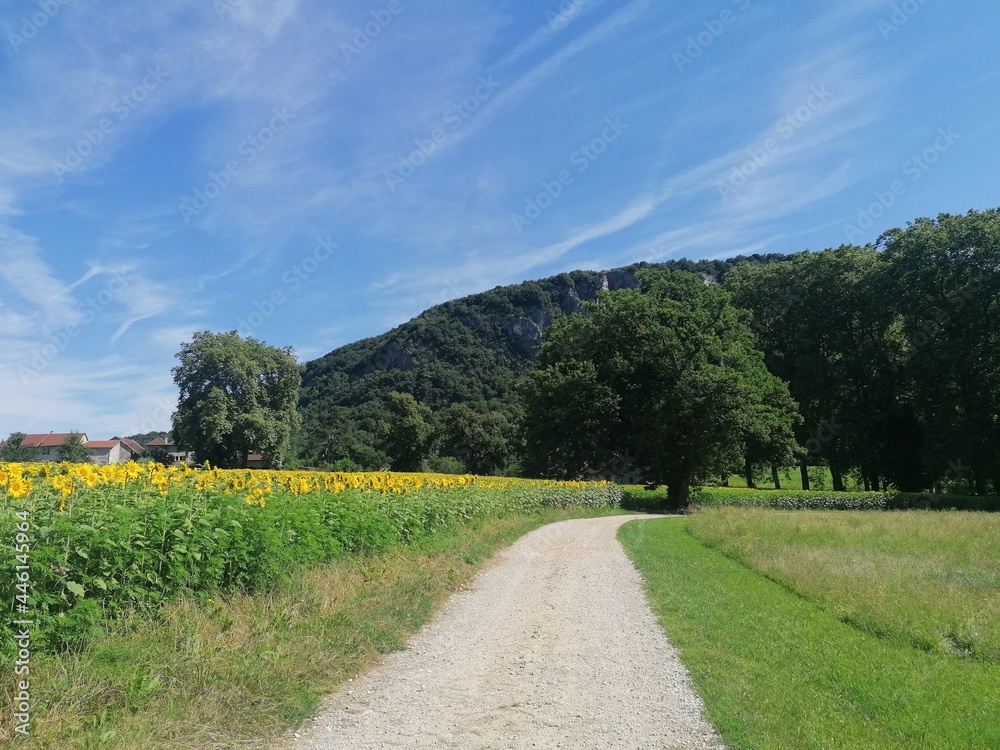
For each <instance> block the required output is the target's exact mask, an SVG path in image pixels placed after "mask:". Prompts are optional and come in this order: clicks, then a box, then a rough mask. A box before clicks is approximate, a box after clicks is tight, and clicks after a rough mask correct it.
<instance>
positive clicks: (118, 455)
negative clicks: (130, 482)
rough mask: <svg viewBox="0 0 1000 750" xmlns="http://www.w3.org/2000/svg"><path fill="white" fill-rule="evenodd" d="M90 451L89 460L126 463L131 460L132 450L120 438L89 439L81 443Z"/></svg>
mask: <svg viewBox="0 0 1000 750" xmlns="http://www.w3.org/2000/svg"><path fill="white" fill-rule="evenodd" d="M83 447H84V448H86V449H87V450H89V451H90V460H91V461H93V462H94V463H95V464H99V465H101V466H107V465H108V464H126V463H128V462H129V461H131V460H132V451H131V450H129V448H128V446H127V445H125V443H124V442H123V441H121V440H117V439H116V440H90V441H88V442H86V443H84V444H83Z"/></svg>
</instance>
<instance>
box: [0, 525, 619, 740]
mask: <svg viewBox="0 0 1000 750" xmlns="http://www.w3.org/2000/svg"><path fill="white" fill-rule="evenodd" d="M613 512H614V511H613V510H611V509H608V508H603V509H585V510H581V509H568V510H549V511H544V512H542V513H539V514H537V515H532V516H528V517H525V516H517V517H508V518H504V519H492V520H486V521H482V522H480V523H478V524H475V525H474V526H470V527H465V528H462V529H460V530H459V531H458V532H456V533H452V534H438V535H435V536H431V537H428V538H425V539H423V540H421V541H420V542H419V543H415V544H412V545H408V546H405V547H401V548H397V549H394V550H392V551H390V552H388V553H385V554H382V555H378V556H370V557H350V558H343V559H339V560H337V561H335V562H333V563H331V564H328V565H324V566H320V567H313V568H309V569H305V570H302V571H300V572H298V573H296V574H294V575H293V576H292V577H291V579H290V580H289V581H288V582H287V583H284V584H282V585H280V586H278V587H276V588H274V589H273V590H270V591H268V592H266V593H260V594H256V595H232V596H226V597H218V598H215V599H208V598H206V599H201V600H199V599H195V598H191V597H186V598H182V599H180V600H178V601H175V602H172V603H170V604H168V605H166V606H165V607H164V609H163V611H162V615H161V617H160V618H159V619H158V620H157V621H155V622H150V621H148V620H146V619H141V618H136V619H134V620H129V619H128V618H122V619H120V620H119V621H117V622H116V624H115V629H114V630H113V631H112V632H109V633H107V634H104V635H101V636H98V637H97V638H95V639H94V640H93V641H92V642H91V643H90V644H89V645H88V647H87V648H86V649H85V650H83V651H82V652H80V653H78V654H63V655H60V656H45V655H38V656H37V657H34V656H33V658H32V662H31V694H32V701H33V704H32V729H31V735H30V737H29V738H27V739H20V740H19V741H17V743H16V744H17V746H18V747H24V748H45V749H46V750H71V749H73V748H81V750H83V749H86V750H90V749H91V748H102V750H103V749H105V748H106V749H107V750H140V749H141V750H151V749H152V748H171V749H175V750H194V749H196V748H197V749H199V750H200V749H202V748H237V747H239V748H244V747H259V746H260V745H261V743H263V742H265V741H267V740H268V738H272V737H274V736H276V735H277V734H279V733H280V732H281V731H283V730H284V729H286V728H288V727H291V726H296V725H297V724H298V723H300V722H301V721H302V720H303V719H305V718H306V717H308V716H310V715H311V714H312V713H313V712H314V711H315V710H316V708H317V707H318V705H319V702H320V700H321V698H322V696H323V695H324V694H325V693H329V692H331V691H333V690H334V689H335V688H336V687H337V686H338V685H339V684H340V683H341V682H343V681H344V680H346V679H347V678H348V677H350V676H352V675H355V674H357V673H359V672H360V671H362V670H363V669H365V668H366V667H368V666H369V665H371V664H372V663H373V662H374V661H375V660H376V659H377V658H378V657H379V655H380V654H383V653H387V652H390V651H393V650H397V649H399V648H401V647H402V646H403V644H404V642H405V638H406V636H407V635H408V634H409V633H411V632H413V631H414V630H416V629H417V628H418V627H420V626H421V625H422V624H424V623H425V622H426V621H427V620H428V619H429V618H430V617H431V615H432V614H433V612H434V611H435V609H436V607H437V606H438V605H439V604H440V603H441V602H442V601H443V600H444V599H445V598H446V597H447V596H448V595H449V594H450V593H452V592H453V591H455V590H456V589H458V588H459V587H461V586H462V585H463V584H464V583H466V582H468V581H469V580H470V579H471V577H472V576H473V575H474V574H475V573H476V571H477V569H478V567H479V566H480V564H481V563H482V562H483V561H484V560H486V559H487V558H488V557H489V556H490V555H492V554H493V553H494V552H495V551H496V550H497V549H499V548H502V547H504V546H506V545H508V544H510V543H511V542H512V541H514V540H515V539H517V538H518V537H520V536H521V535H523V534H525V533H526V532H528V531H530V530H531V529H533V528H536V527H538V526H541V525H543V524H545V523H551V522H554V521H559V520H565V519H568V518H581V517H592V516H598V515H608V514H610V513H613ZM11 689H12V686H11V685H3V686H0V693H2V694H0V699H2V700H3V709H4V710H3V713H2V714H0V715H2V717H3V727H2V729H0V740H10V739H11V736H12V735H11V734H10V728H11V727H12V726H13V720H12V716H11V712H10V709H9V708H8V707H9V706H11V705H12V699H13V693H12V692H11Z"/></svg>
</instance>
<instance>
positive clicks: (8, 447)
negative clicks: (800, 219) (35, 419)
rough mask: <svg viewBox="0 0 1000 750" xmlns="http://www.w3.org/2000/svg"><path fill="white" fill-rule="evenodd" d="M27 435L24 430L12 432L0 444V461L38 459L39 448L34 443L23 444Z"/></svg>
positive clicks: (13, 461) (17, 461)
mask: <svg viewBox="0 0 1000 750" xmlns="http://www.w3.org/2000/svg"><path fill="white" fill-rule="evenodd" d="M25 437H26V435H25V434H24V433H23V432H12V433H10V435H9V436H8V437H7V439H6V440H5V441H4V443H3V445H0V461H10V462H12V463H19V462H28V461H37V460H38V454H39V450H38V447H37V446H34V445H23V444H22V443H23V441H24V438H25Z"/></svg>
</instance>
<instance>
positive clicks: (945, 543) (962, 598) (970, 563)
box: [689, 509, 1000, 664]
mask: <svg viewBox="0 0 1000 750" xmlns="http://www.w3.org/2000/svg"><path fill="white" fill-rule="evenodd" d="M689 528H690V530H691V533H693V534H694V535H695V536H697V537H698V538H699V539H700V540H702V541H703V542H705V543H707V544H709V545H711V546H713V547H715V548H716V549H718V550H719V551H721V552H723V553H724V554H726V555H728V556H730V557H732V558H734V559H736V560H739V561H740V562H743V563H745V564H747V565H748V566H750V567H752V568H754V569H755V570H758V571H760V572H761V573H763V574H765V575H766V576H768V577H769V578H771V579H773V580H775V581H778V582H779V583H781V584H783V585H784V586H786V587H788V588H789V589H791V590H793V591H795V592H797V593H799V594H801V595H802V596H804V597H806V598H808V599H811V600H813V601H816V602H819V603H820V604H821V605H822V606H823V607H824V608H825V609H826V610H827V611H829V612H830V613H831V614H833V615H834V616H836V617H837V618H839V619H841V620H844V621H845V622H849V623H851V624H853V625H855V626H857V627H859V628H861V629H863V630H866V631H868V632H870V633H873V634H875V635H878V636H881V637H887V638H893V639H897V640H900V641H902V642H904V643H907V644H909V645H912V646H915V647H917V648H920V649H923V650H925V651H938V652H941V653H946V654H955V655H958V656H968V657H972V658H976V659H981V660H984V661H992V662H994V663H997V664H1000V516H998V515H996V514H989V513H931V512H919V511H918V512H909V513H869V512H857V513H851V512H837V513H811V512H796V511H766V510H760V511H752V510H738V509H726V510H705V511H703V512H699V513H696V514H694V515H693V516H692V518H691V523H690V526H689Z"/></svg>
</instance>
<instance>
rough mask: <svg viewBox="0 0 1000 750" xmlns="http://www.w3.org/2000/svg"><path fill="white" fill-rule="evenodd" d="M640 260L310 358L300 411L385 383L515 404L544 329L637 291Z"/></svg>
mask: <svg viewBox="0 0 1000 750" xmlns="http://www.w3.org/2000/svg"><path fill="white" fill-rule="evenodd" d="M729 263H730V262H723V261H704V262H700V263H698V264H694V263H691V262H690V261H671V262H667V263H663V264H657V265H656V266H653V267H660V268H666V269H674V270H687V271H693V272H698V273H700V274H701V276H702V278H703V279H706V283H708V280H709V279H711V277H712V276H719V275H721V273H723V272H724V270H725V268H726V267H728V265H729ZM685 264H686V265H685ZM644 265H645V264H639V265H637V266H633V267H628V268H620V269H615V270H611V271H601V272H595V271H574V272H572V273H566V274H560V275H559V276H553V277H550V278H548V279H541V280H539V281H529V282H525V283H523V284H516V285H512V286H507V287H496V288H495V289H492V290H489V291H487V292H482V293H480V294H474V295H471V296H468V297H463V298H460V299H456V300H451V301H449V302H445V303H443V304H440V305H436V306H434V307H432V308H430V309H428V310H426V311H424V312H423V313H421V314H420V315H418V316H417V317H416V318H414V319H412V320H410V321H408V322H407V323H404V324H403V325H401V326H399V327H397V328H394V329H393V330H391V331H388V332H386V333H384V334H382V335H380V336H375V337H373V338H370V339H365V340H363V341H358V342H355V343H353V344H348V345H347V346H343V347H340V348H339V349H335V350H334V351H332V352H330V353H329V354H327V355H325V356H323V357H320V358H319V359H316V360H314V361H312V362H308V363H307V364H306V365H305V371H304V374H303V383H302V385H303V390H302V409H303V412H304V414H306V415H308V414H309V413H310V411H312V412H313V415H314V416H315V415H316V414H322V413H323V412H324V410H326V409H328V408H329V407H331V406H347V407H357V408H358V409H361V410H362V411H364V409H365V408H366V407H364V406H363V405H364V404H368V403H371V402H376V403H378V402H381V401H384V399H385V397H386V395H387V393H388V392H389V391H391V390H398V391H402V392H407V393H412V394H413V395H414V396H415V397H416V398H417V399H418V400H420V401H422V402H424V403H425V404H427V405H428V406H431V407H432V408H440V407H442V406H447V405H448V404H450V403H456V402H464V403H478V404H481V405H482V404H491V405H492V406H491V408H500V409H502V408H504V406H505V405H510V404H512V403H515V402H516V401H517V394H516V389H515V383H516V382H517V380H518V379H519V378H520V377H521V376H522V375H523V374H524V373H525V372H527V371H528V370H529V369H530V368H531V366H532V363H533V362H534V359H535V357H536V356H537V354H538V348H539V346H540V344H541V343H542V338H543V336H544V334H545V331H546V330H547V329H548V328H549V326H551V325H552V323H553V322H555V321H556V320H558V319H559V318H562V317H564V316H566V315H577V314H579V313H582V312H583V311H584V309H585V303H587V302H593V301H595V300H596V299H597V297H598V295H599V294H600V293H601V292H602V291H615V290H618V289H636V288H638V286H639V280H638V278H637V276H636V273H637V271H639V270H640V269H641V268H642V267H644ZM688 266H690V267H688ZM365 413H368V412H365Z"/></svg>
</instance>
